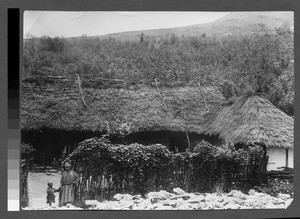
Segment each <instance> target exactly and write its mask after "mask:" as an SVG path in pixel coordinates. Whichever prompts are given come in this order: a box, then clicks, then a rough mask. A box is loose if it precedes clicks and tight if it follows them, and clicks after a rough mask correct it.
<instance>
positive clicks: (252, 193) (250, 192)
mask: <svg viewBox="0 0 300 219" xmlns="http://www.w3.org/2000/svg"><path fill="white" fill-rule="evenodd" d="M255 193H256V191H255V190H254V189H250V190H249V192H248V194H249V195H254V194H255Z"/></svg>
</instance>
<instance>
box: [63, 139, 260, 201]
mask: <svg viewBox="0 0 300 219" xmlns="http://www.w3.org/2000/svg"><path fill="white" fill-rule="evenodd" d="M263 157H264V156H263V150H262V149H261V148H260V147H252V148H251V150H248V151H244V150H242V149H239V150H236V149H234V148H233V147H225V146H222V147H215V146H212V145H210V144H209V143H207V142H201V143H200V144H199V145H198V146H197V147H196V148H195V151H194V153H191V152H185V153H179V154H174V153H173V152H170V151H169V150H168V149H167V148H166V147H165V146H163V145H160V144H155V145H149V146H144V145H141V144H131V145H114V144H111V143H110V142H109V141H108V140H107V139H105V138H91V139H87V140H85V141H83V142H81V143H79V145H78V147H77V148H76V149H75V151H74V152H73V153H72V154H70V155H69V156H68V157H67V158H66V161H68V162H71V163H72V165H73V167H74V170H75V171H76V172H78V173H79V174H80V184H79V187H78V189H77V190H78V192H77V195H78V197H79V199H81V200H84V199H97V200H103V199H111V198H112V197H113V196H114V195H115V194H116V193H129V194H141V195H144V194H146V193H147V192H149V191H158V190H161V189H163V190H167V191H169V190H171V189H173V188H174V187H180V188H182V189H184V190H185V191H189V192H212V191H214V192H218V191H228V190H230V189H241V190H246V189H249V188H250V187H253V186H255V185H259V184H260V183H261V182H262V181H263V180H265V177H264V176H265V171H264V168H263V166H264V165H265V163H264V162H265V160H264V159H263Z"/></svg>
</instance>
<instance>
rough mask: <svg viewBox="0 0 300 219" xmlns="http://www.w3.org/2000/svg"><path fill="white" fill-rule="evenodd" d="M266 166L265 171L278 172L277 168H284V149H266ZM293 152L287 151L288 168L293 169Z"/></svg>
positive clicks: (291, 150)
mask: <svg viewBox="0 0 300 219" xmlns="http://www.w3.org/2000/svg"><path fill="white" fill-rule="evenodd" d="M266 151H267V156H268V157H269V158H268V159H269V160H268V165H267V170H268V171H270V170H280V169H277V168H278V167H284V166H286V148H267V150H266ZM293 154H294V151H293V149H289V150H288V167H294V165H293V162H294V155H293Z"/></svg>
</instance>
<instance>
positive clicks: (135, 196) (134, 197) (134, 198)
mask: <svg viewBox="0 0 300 219" xmlns="http://www.w3.org/2000/svg"><path fill="white" fill-rule="evenodd" d="M141 198H142V196H141V195H134V196H133V197H132V199H133V200H136V199H141Z"/></svg>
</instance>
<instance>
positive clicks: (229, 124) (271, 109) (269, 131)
mask: <svg viewBox="0 0 300 219" xmlns="http://www.w3.org/2000/svg"><path fill="white" fill-rule="evenodd" d="M202 133H204V134H209V135H219V138H222V139H224V140H225V141H226V142H228V143H234V144H235V143H242V144H245V145H251V144H255V143H256V144H257V143H258V144H263V145H265V146H266V147H283V148H292V147H293V145H294V136H293V135H294V119H293V118H291V117H289V116H288V115H286V114H285V113H284V112H282V111H281V110H279V109H278V108H276V107H275V106H274V105H272V104H271V103H270V102H269V101H268V100H266V99H263V98H261V97H259V96H257V95H254V94H250V93H248V94H246V95H244V96H241V97H239V98H236V99H231V100H229V101H224V102H223V104H221V105H220V106H219V107H217V108H216V109H215V110H214V111H211V112H210V113H208V114H207V115H205V118H204V120H203V132H202Z"/></svg>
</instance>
